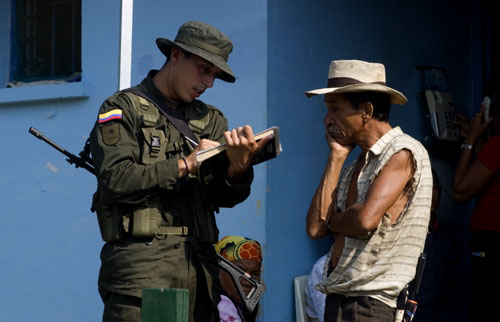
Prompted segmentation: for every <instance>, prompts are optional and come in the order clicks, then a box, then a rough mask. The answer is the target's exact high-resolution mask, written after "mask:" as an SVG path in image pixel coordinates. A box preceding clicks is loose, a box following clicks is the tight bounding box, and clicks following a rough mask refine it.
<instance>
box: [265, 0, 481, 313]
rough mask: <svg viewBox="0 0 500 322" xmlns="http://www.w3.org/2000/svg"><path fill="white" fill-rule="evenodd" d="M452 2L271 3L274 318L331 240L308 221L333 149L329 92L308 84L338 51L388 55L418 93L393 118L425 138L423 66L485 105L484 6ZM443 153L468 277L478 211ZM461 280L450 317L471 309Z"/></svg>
mask: <svg viewBox="0 0 500 322" xmlns="http://www.w3.org/2000/svg"><path fill="white" fill-rule="evenodd" d="M446 3H447V2H446V1H428V0H426V1H418V2H404V1H400V2H394V1H350V2H348V1H314V2H312V3H311V2H305V1H300V0H286V1H285V0H275V1H270V2H269V6H268V8H269V9H268V11H269V16H268V17H269V18H268V20H269V34H268V41H269V42H268V46H269V53H268V57H269V59H268V66H269V67H268V120H269V121H268V122H269V123H272V124H278V125H279V126H280V129H281V133H282V138H283V146H284V148H285V152H284V153H283V156H282V157H281V158H280V159H279V160H277V161H276V162H275V163H274V164H273V165H272V167H271V171H269V173H268V186H269V187H270V191H271V195H270V196H272V197H270V198H269V200H268V210H267V213H268V216H267V224H266V227H267V231H268V236H267V254H266V256H267V259H266V260H267V262H266V265H267V266H266V280H267V281H272V287H271V288H270V289H269V291H268V292H267V293H266V296H267V297H266V298H267V301H266V303H265V305H266V321H293V320H294V318H295V317H294V314H295V312H294V303H293V284H292V280H293V278H294V277H295V276H298V275H303V274H308V273H309V271H310V269H311V265H312V263H314V261H315V260H316V259H317V258H319V257H320V256H321V255H323V254H324V253H325V252H326V251H327V249H328V247H329V245H330V241H329V240H326V239H325V240H320V241H312V240H309V239H308V237H307V236H306V233H305V228H304V227H305V217H306V213H307V209H308V207H309V202H310V200H311V198H312V195H313V193H314V190H315V188H316V186H317V184H318V183H319V180H320V178H321V176H322V173H323V170H324V165H325V162H326V159H327V155H328V152H329V150H328V147H327V145H326V142H325V136H324V126H323V123H322V121H323V116H324V114H325V108H324V106H323V103H322V97H315V98H311V99H307V98H306V97H305V95H304V94H303V92H304V91H305V90H309V89H315V88H320V87H323V86H325V85H326V81H327V75H328V67H329V64H330V61H331V60H334V59H361V60H367V61H374V62H381V63H383V64H385V66H386V72H387V81H388V84H389V85H390V86H393V87H394V88H396V89H398V90H400V91H402V92H403V93H404V94H405V95H406V96H407V97H408V98H409V102H408V103H407V104H406V105H405V106H402V107H399V106H393V109H392V112H391V113H392V114H391V118H390V123H391V124H393V125H400V126H401V128H402V129H403V131H405V132H407V133H409V134H410V135H413V136H414V137H416V138H417V139H419V140H424V138H425V137H426V136H427V135H428V129H427V126H426V123H425V119H424V115H423V112H422V108H421V106H420V105H419V103H418V100H417V93H418V92H419V91H421V90H422V89H423V88H422V85H423V83H422V79H421V75H420V74H419V73H420V72H419V71H417V70H415V66H417V65H435V66H441V67H444V68H446V69H447V71H448V75H447V76H448V83H449V90H450V91H451V92H452V94H453V95H454V97H455V100H456V102H457V107H458V109H459V110H460V111H462V112H465V114H470V112H471V111H470V109H472V106H473V104H476V105H477V104H478V101H477V100H475V101H474V100H473V99H474V98H477V97H476V96H475V95H476V94H477V93H475V92H474V91H473V90H474V89H475V88H476V87H475V83H476V81H477V77H478V76H477V75H475V74H473V70H474V68H475V67H474V65H476V64H477V65H481V61H473V58H476V56H474V55H475V53H472V52H471V41H472V40H473V39H480V34H479V32H478V30H476V29H474V27H477V23H478V21H477V20H478V19H479V18H478V15H477V11H478V9H480V8H471V7H465V6H460V5H459V4H458V3H457V2H454V3H453V7H449V6H447V5H446ZM477 50H480V48H478V49H477ZM479 79H480V78H479ZM479 97H480V96H479ZM351 157H352V156H351ZM351 160H352V158H351ZM433 162H434V163H436V164H438V167H439V166H440V167H441V168H440V169H439V172H440V175H442V176H443V178H441V181H442V183H443V185H444V189H445V190H444V191H445V192H444V193H443V197H442V199H443V200H442V207H441V208H440V210H439V212H438V217H439V219H440V221H441V224H442V226H444V227H445V228H446V229H449V230H450V231H451V233H449V234H448V235H447V236H446V239H447V241H450V243H457V242H456V241H457V240H458V241H459V242H458V244H453V245H452V246H450V256H452V257H453V259H452V260H453V261H454V264H455V266H454V267H453V269H454V271H455V273H454V274H455V276H454V277H456V279H455V281H457V280H460V281H465V280H466V279H467V278H466V277H467V276H466V273H467V272H466V271H464V267H465V266H466V254H465V253H464V246H465V245H466V242H467V241H466V239H465V240H464V238H463V236H464V234H466V232H467V222H468V219H467V218H465V216H463V213H461V211H458V210H457V207H456V206H455V205H454V204H453V203H452V202H451V199H450V198H451V194H450V193H451V190H450V189H451V183H452V181H451V179H452V168H451V165H450V164H447V163H445V162H441V164H439V160H433ZM443 204H444V207H443ZM461 241H463V242H461ZM450 261H451V260H450ZM455 284H456V289H453V291H455V292H454V293H453V292H451V291H450V294H448V295H449V296H450V298H451V297H452V298H453V299H454V300H456V301H458V302H459V303H458V304H457V305H455V307H454V309H455V312H454V313H452V314H454V318H456V319H454V318H452V319H450V320H453V321H460V320H461V319H462V320H463V319H464V318H466V315H465V313H467V312H466V311H465V310H466V309H467V305H466V303H467V295H466V293H464V292H465V290H466V287H467V286H466V283H465V282H460V283H455ZM452 295H455V296H452ZM424 320H425V319H424Z"/></svg>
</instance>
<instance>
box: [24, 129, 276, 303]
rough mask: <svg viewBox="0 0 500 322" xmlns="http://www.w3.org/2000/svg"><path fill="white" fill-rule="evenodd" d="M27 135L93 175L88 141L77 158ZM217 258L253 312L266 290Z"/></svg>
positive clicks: (48, 141)
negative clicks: (246, 285)
mask: <svg viewBox="0 0 500 322" xmlns="http://www.w3.org/2000/svg"><path fill="white" fill-rule="evenodd" d="M29 133H31V134H33V135H34V136H35V137H36V138H38V139H40V140H42V141H44V142H45V143H47V144H49V145H50V146H52V147H53V148H54V149H56V150H57V151H59V152H61V153H62V154H64V155H65V156H67V157H68V158H67V159H66V161H68V163H69V164H74V165H75V168H84V169H85V170H87V171H88V172H90V173H92V174H93V175H95V169H94V164H93V162H92V159H91V158H90V143H89V141H88V140H87V141H86V142H85V146H84V147H83V150H82V152H80V153H79V156H76V155H74V154H72V153H70V152H68V151H67V150H66V149H64V148H62V147H61V146H59V145H57V144H56V143H55V142H53V141H52V140H50V139H49V138H47V137H46V136H45V135H43V134H42V132H40V131H38V130H37V129H35V128H34V127H30V128H29ZM217 256H218V263H219V267H220V268H221V269H223V270H225V271H226V272H228V273H229V275H230V276H231V278H232V280H233V282H234V284H235V285H236V288H237V289H238V293H239V295H240V296H241V299H242V300H243V303H244V305H245V308H246V309H247V310H248V312H253V310H254V309H255V307H256V306H257V304H258V303H259V300H260V298H261V296H262V294H263V293H264V291H265V290H266V286H265V285H264V284H263V283H260V282H258V281H256V280H255V279H253V278H251V277H250V275H249V274H248V273H247V272H245V271H243V270H242V269H241V268H239V267H238V266H236V265H234V264H233V263H231V262H230V261H228V260H227V259H226V258H224V257H223V256H221V255H219V254H217ZM240 278H242V279H244V280H246V281H247V282H248V283H250V285H252V289H251V290H250V292H249V293H248V295H246V294H245V292H244V291H243V287H242V286H241V282H240Z"/></svg>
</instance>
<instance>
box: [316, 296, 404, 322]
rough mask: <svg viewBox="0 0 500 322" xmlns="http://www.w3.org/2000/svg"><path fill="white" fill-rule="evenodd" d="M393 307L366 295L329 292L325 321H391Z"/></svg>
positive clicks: (393, 311)
mask: <svg viewBox="0 0 500 322" xmlns="http://www.w3.org/2000/svg"><path fill="white" fill-rule="evenodd" d="M395 312H396V310H395V309H393V308H391V307H390V306H388V305H387V304H384V303H382V302H380V301H378V300H376V299H374V298H371V297H368V296H345V295H341V294H329V295H327V297H326V303H325V322H344V321H345V322H393V321H394V313H395Z"/></svg>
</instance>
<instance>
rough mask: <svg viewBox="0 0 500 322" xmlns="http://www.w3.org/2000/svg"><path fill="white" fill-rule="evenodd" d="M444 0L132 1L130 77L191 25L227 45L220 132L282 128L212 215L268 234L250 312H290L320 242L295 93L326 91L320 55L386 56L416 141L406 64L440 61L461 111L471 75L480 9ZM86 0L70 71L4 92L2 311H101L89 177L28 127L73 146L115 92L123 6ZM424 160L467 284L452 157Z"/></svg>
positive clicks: (13, 316)
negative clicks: (260, 292)
mask: <svg viewBox="0 0 500 322" xmlns="http://www.w3.org/2000/svg"><path fill="white" fill-rule="evenodd" d="M446 2H447V1H444V0H441V1H430V0H424V1H419V2H418V3H411V4H397V5H394V2H393V1H387V0H382V1H378V2H373V3H372V2H369V1H351V2H345V1H327V0H318V1H314V2H313V4H311V3H310V2H304V1H298V0H287V1H285V0H269V1H265V0H258V1H246V2H240V1H231V0H224V1H218V2H217V3H216V4H214V3H213V2H207V1H201V0H192V1H184V2H183V3H182V5H178V6H175V7H174V6H172V3H171V2H167V1H157V0H141V1H135V6H134V17H133V18H134V24H133V52H132V83H133V84H135V83H138V82H140V81H141V80H142V78H143V77H144V76H145V74H146V73H147V71H148V70H149V69H151V68H156V69H158V68H160V67H161V65H162V64H163V63H164V57H163V56H162V55H161V53H160V52H159V50H158V49H157V48H156V45H155V43H154V41H155V39H156V38H157V37H166V38H169V39H173V37H175V34H176V32H177V29H178V27H179V26H180V25H181V24H182V23H183V22H185V21H187V20H202V21H205V22H207V23H210V24H213V25H215V26H216V27H218V28H219V29H221V30H222V31H223V32H225V33H226V34H227V35H228V36H229V37H230V38H231V39H232V40H233V43H234V45H235V49H234V52H233V54H232V55H231V57H230V60H229V64H230V66H231V68H232V69H233V71H234V73H235V74H236V76H237V82H236V83H235V84H227V83H224V82H221V81H216V82H215V86H214V88H213V89H211V90H209V91H208V92H207V93H205V94H204V96H203V100H204V101H206V102H207V103H210V104H213V105H216V106H218V107H219V108H221V109H222V110H223V111H224V113H225V115H226V116H227V118H228V119H229V124H230V127H236V126H239V125H242V124H251V125H252V126H253V127H254V129H255V130H256V131H259V130H263V129H265V128H267V127H268V126H270V125H278V126H279V127H280V130H281V139H282V144H283V148H284V151H283V154H282V155H281V156H280V157H279V158H277V159H276V160H272V161H270V162H268V163H266V164H262V165H259V166H257V167H256V178H255V181H254V184H253V186H252V195H251V197H249V199H248V200H247V201H246V202H245V203H243V204H241V205H238V206H237V207H235V208H234V209H224V210H222V211H221V213H220V214H219V215H218V217H217V218H218V223H219V226H220V229H221V237H222V236H224V235H227V234H241V235H246V236H248V237H252V238H256V239H258V240H260V241H261V242H262V244H263V245H264V248H265V250H264V251H265V253H264V255H265V262H264V270H263V278H264V281H265V283H266V285H267V287H268V290H267V291H266V293H265V295H264V299H263V302H262V303H263V305H262V309H263V316H262V318H261V320H262V321H273V322H274V321H294V320H295V313H294V302H293V284H292V281H293V278H294V277H295V276H297V275H303V274H307V273H309V270H310V268H311V265H312V264H313V262H314V261H315V260H316V259H317V258H318V257H320V256H321V255H323V254H324V253H325V252H326V251H327V250H328V248H329V245H330V241H328V240H326V239H325V240H321V241H312V240H309V239H308V238H307V236H306V235H305V215H306V212H307V209H308V206H309V201H310V199H311V197H312V195H313V193H314V190H315V188H316V185H317V183H318V182H319V180H320V177H321V175H322V172H323V168H324V164H325V161H326V158H327V155H328V148H327V146H326V144H325V141H324V127H323V124H322V119H323V115H324V107H323V104H322V100H321V97H316V98H311V99H306V97H305V96H304V94H303V92H304V91H305V90H308V89H313V88H318V87H321V86H324V84H325V83H326V78H327V72H328V66H329V63H330V61H331V60H332V59H350V58H356V59H363V60H368V61H377V62H382V63H384V64H385V65H386V68H387V77H388V83H389V84H390V85H392V86H393V87H395V88H396V89H398V90H400V91H402V92H403V93H405V94H406V95H407V97H408V98H409V100H410V101H409V103H408V104H406V105H405V106H403V107H394V108H393V112H392V115H391V120H390V121H391V123H392V124H398V125H400V126H401V127H402V128H403V130H404V131H406V132H408V133H409V134H411V135H413V136H415V137H416V138H418V139H420V140H422V141H424V140H425V138H426V137H427V136H428V130H427V127H426V124H425V119H424V117H423V113H422V110H421V106H420V105H419V104H418V101H417V93H418V92H419V91H421V90H422V89H423V88H422V78H421V75H420V72H418V71H416V70H415V66H417V65H437V66H441V67H444V68H446V69H447V71H448V85H449V89H450V91H451V92H452V94H453V95H454V97H455V100H456V105H457V108H458V109H459V110H460V111H462V112H464V113H465V114H466V115H470V114H471V113H472V112H473V110H474V106H475V105H477V104H478V102H479V100H480V88H481V80H482V75H481V69H480V67H478V66H481V63H482V62H481V52H480V47H481V43H480V41H478V39H481V37H480V32H481V28H480V26H481V24H480V22H481V21H480V8H477V7H466V6H460V5H458V4H456V3H454V6H453V7H447V6H446ZM9 3H10V1H2V3H0V43H2V44H4V46H2V48H0V87H2V86H4V84H5V82H6V81H7V75H8V61H9V50H10V49H9V39H8V38H9V31H8V23H9V21H10V16H9V15H8V11H9ZM82 3H83V8H82V11H83V12H82V21H83V27H82V66H83V67H82V68H83V77H82V82H81V83H74V84H71V85H69V84H66V85H44V86H35V87H29V88H28V87H25V88H15V89H6V88H0V151H1V156H2V158H1V161H0V196H1V197H0V202H1V204H2V208H1V209H2V214H1V215H0V245H1V246H0V276H1V279H0V281H1V285H2V292H1V294H0V320H1V321H4V320H5V321H12V322H16V321H96V320H99V319H100V316H101V310H102V304H101V301H100V299H99V296H98V294H97V274H98V269H99V265H100V263H99V252H100V248H101V246H102V242H101V240H100V235H99V232H98V227H97V223H96V219H95V214H93V213H90V211H89V208H90V199H91V196H92V193H93V192H94V190H95V179H94V178H93V177H92V176H91V175H90V174H87V173H86V172H85V171H84V170H81V169H78V170H77V169H74V168H73V167H72V166H71V165H68V164H67V163H66V162H65V160H64V157H63V156H62V155H61V154H59V153H58V152H57V151H55V150H53V149H52V148H50V147H49V146H48V145H46V144H45V143H43V142H40V141H38V140H36V139H35V138H34V137H33V136H31V135H29V134H28V133H27V131H28V128H29V127H30V126H35V127H37V128H38V129H39V130H41V131H42V132H43V133H44V134H46V135H47V136H48V137H49V138H51V139H53V140H54V141H56V142H57V143H59V144H60V145H62V146H63V147H65V148H66V149H68V150H70V151H72V152H73V153H75V154H76V153H78V152H79V151H80V149H81V148H82V146H83V144H84V142H85V140H86V138H87V136H88V133H89V131H90V129H91V127H92V123H93V122H94V120H95V118H96V114H97V109H98V107H99V105H100V103H101V102H102V101H103V100H104V99H105V98H106V97H107V96H108V95H110V94H111V93H113V92H114V91H115V90H117V87H118V63H119V62H118V58H119V55H118V54H119V27H120V21H119V15H120V5H119V3H120V2H119V1H99V0H85V1H82ZM360 8H361V9H360ZM351 160H352V158H351ZM433 165H434V166H435V167H437V168H438V169H439V173H440V176H442V178H441V181H442V183H443V184H444V186H445V188H446V189H447V190H446V193H445V194H444V197H443V199H444V201H442V207H441V208H440V210H439V212H438V217H439V219H440V224H442V226H443V227H444V228H446V231H448V234H447V235H445V239H446V241H449V244H450V245H449V253H450V258H449V259H448V261H449V262H450V263H451V262H452V263H453V264H454V268H455V271H454V272H451V273H452V274H453V275H452V276H453V278H456V279H457V280H466V273H467V272H466V271H465V270H464V267H466V265H467V262H466V260H465V255H464V253H463V249H464V247H465V246H464V245H466V243H467V240H466V238H462V236H466V234H467V229H466V226H467V221H468V218H467V217H466V216H465V214H464V212H463V210H459V209H457V207H456V206H455V204H454V203H453V202H451V199H450V197H451V195H450V192H451V190H450V186H451V179H452V175H453V171H452V167H451V165H450V164H449V163H448V162H447V160H441V159H440V157H439V155H437V156H434V157H433ZM443 205H444V206H443ZM455 284H456V285H455V286H453V287H454V288H453V287H449V288H448V289H447V292H448V294H449V295H450V298H453V299H455V300H457V296H456V295H457V294H459V295H460V294H464V292H465V290H466V287H467V285H466V283H455ZM452 295H455V296H452ZM458 302H459V303H458V305H456V306H455V309H456V310H455V313H450V314H452V317H453V318H452V320H455V321H460V317H463V316H465V313H466V310H467V305H466V297H465V295H464V296H458ZM453 314H454V315H453Z"/></svg>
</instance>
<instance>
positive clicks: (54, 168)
mask: <svg viewBox="0 0 500 322" xmlns="http://www.w3.org/2000/svg"><path fill="white" fill-rule="evenodd" d="M46 167H47V169H49V170H50V171H52V172H54V173H57V171H59V169H58V168H57V167H56V166H55V165H53V164H52V163H50V162H47V165H46Z"/></svg>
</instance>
